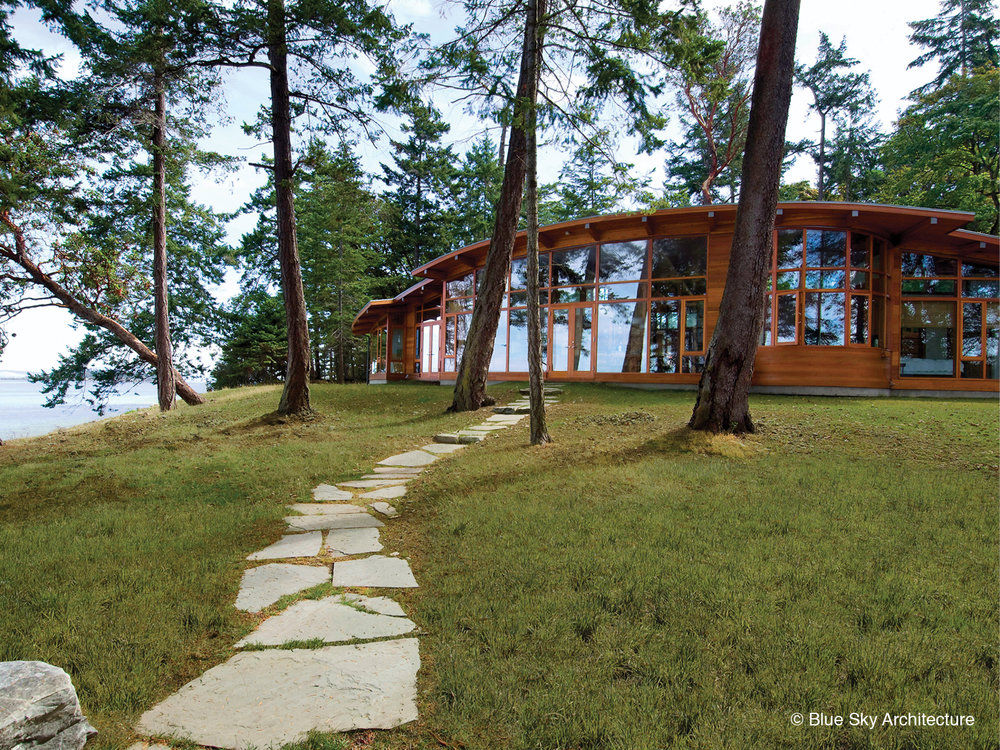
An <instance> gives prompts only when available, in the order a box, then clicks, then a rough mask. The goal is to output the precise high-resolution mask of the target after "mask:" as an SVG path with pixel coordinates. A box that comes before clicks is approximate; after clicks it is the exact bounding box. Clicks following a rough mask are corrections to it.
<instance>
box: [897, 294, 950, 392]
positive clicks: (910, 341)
mask: <svg viewBox="0 0 1000 750" xmlns="http://www.w3.org/2000/svg"><path fill="white" fill-rule="evenodd" d="M900 327H901V329H902V330H901V336H902V342H901V350H900V358H899V374H900V375H902V376H904V377H949V378H950V377H954V375H955V305H954V304H953V303H951V302H917V301H910V302H903V304H902V309H901V314H900Z"/></svg>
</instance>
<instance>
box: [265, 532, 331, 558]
mask: <svg viewBox="0 0 1000 750" xmlns="http://www.w3.org/2000/svg"><path fill="white" fill-rule="evenodd" d="M322 546H323V532H321V531H310V532H308V533H306V534H286V535H285V536H283V537H281V539H279V540H278V541H276V542H275V543H274V544H272V545H271V546H270V547H265V548H264V549H262V550H261V551H260V552H254V553H253V554H252V555H248V556H247V560H280V559H282V558H286V557H315V556H316V555H318V554H319V548H320V547H322Z"/></svg>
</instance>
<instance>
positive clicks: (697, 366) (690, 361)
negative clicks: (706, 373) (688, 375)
mask: <svg viewBox="0 0 1000 750" xmlns="http://www.w3.org/2000/svg"><path fill="white" fill-rule="evenodd" d="M704 369H705V357H704V355H697V356H694V357H681V372H701V371H702V370H704Z"/></svg>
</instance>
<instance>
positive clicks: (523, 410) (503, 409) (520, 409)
mask: <svg viewBox="0 0 1000 750" xmlns="http://www.w3.org/2000/svg"><path fill="white" fill-rule="evenodd" d="M493 411H494V412H496V413H497V414H528V413H529V412H530V411H531V410H530V409H529V408H528V407H527V406H494V407H493Z"/></svg>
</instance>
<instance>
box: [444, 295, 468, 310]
mask: <svg viewBox="0 0 1000 750" xmlns="http://www.w3.org/2000/svg"><path fill="white" fill-rule="evenodd" d="M444 309H445V312H450V313H452V312H462V311H463V310H471V309H472V297H464V298H462V299H450V300H448V301H447V302H445V307H444Z"/></svg>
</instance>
